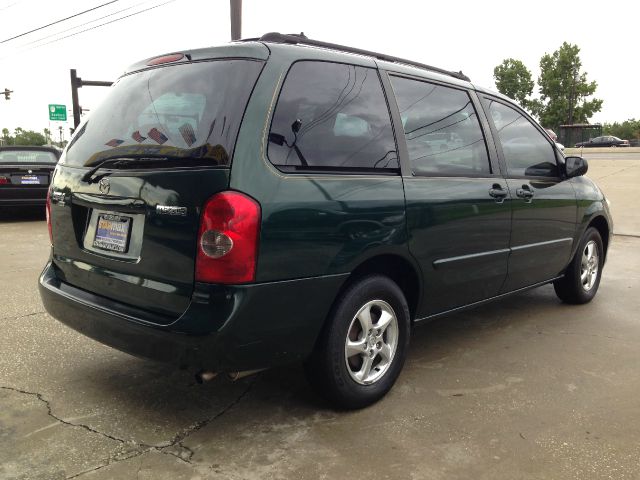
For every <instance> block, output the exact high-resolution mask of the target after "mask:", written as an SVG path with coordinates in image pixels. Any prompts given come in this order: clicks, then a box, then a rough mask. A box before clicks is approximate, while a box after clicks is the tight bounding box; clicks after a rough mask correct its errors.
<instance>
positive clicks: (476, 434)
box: [0, 159, 640, 480]
mask: <svg viewBox="0 0 640 480" xmlns="http://www.w3.org/2000/svg"><path fill="white" fill-rule="evenodd" d="M624 162H628V161H627V160H624ZM620 166H621V165H620V164H614V163H612V161H609V160H598V159H594V160H593V161H592V163H591V172H590V175H591V176H592V177H594V178H596V179H597V178H598V177H601V178H602V181H603V187H604V188H605V191H606V193H607V195H608V196H609V197H610V198H611V199H612V202H613V207H614V213H615V214H616V220H618V215H619V216H620V218H621V219H622V221H621V222H617V223H616V229H618V228H619V229H620V233H624V234H625V235H620V236H617V237H615V239H614V241H613V244H612V246H611V250H610V255H609V261H608V263H607V265H606V267H605V271H604V273H605V274H604V279H603V281H602V285H601V289H600V292H599V293H598V296H597V297H596V299H595V300H594V302H592V303H591V304H589V305H585V306H580V307H575V306H566V305H563V304H561V303H559V302H558V300H557V299H556V297H555V295H554V293H553V289H552V288H551V287H549V286H547V287H543V288H540V289H537V290H534V291H531V292H528V293H524V294H520V295H517V296H514V297H511V298H509V299H506V300H504V301H501V302H498V303H493V304H490V305H486V306H484V307H481V308H478V309H475V310H472V311H468V312H464V313H460V314H457V315H453V316H450V317H448V318H443V319H440V320H437V321H434V322H432V323H430V324H428V325H424V326H421V327H420V328H417V329H416V330H415V332H414V337H413V339H412V345H411V351H410V354H409V358H408V361H407V364H406V366H405V369H404V371H403V373H402V375H401V377H400V379H399V380H398V383H397V384H396V386H395V388H394V389H393V390H392V392H391V393H390V394H389V395H388V396H387V397H386V398H385V399H384V400H383V401H381V402H380V403H378V404H376V405H374V406H372V407H370V408H368V409H365V410H362V411H358V412H349V413H343V412H336V411H333V410H331V409H329V408H328V407H327V406H326V404H324V403H323V402H322V400H320V399H318V398H317V397H316V396H315V395H314V394H313V392H312V391H311V390H310V389H309V387H308V386H307V384H306V383H305V381H304V379H303V376H302V372H301V369H300V368H299V367H297V366H292V367H288V368H279V369H273V370H270V371H266V372H263V373H261V374H258V375H255V376H253V377H248V378H245V379H242V380H240V381H238V382H235V383H232V382H229V381H226V380H224V379H216V380H214V381H213V382H210V383H208V384H205V385H197V384H196V383H195V382H194V380H193V378H192V377H191V376H190V375H189V374H187V373H186V372H181V371H176V370H173V369H172V368H168V367H165V366H163V365H158V364H156V363H153V362H148V361H144V360H140V359H137V358H133V357H130V356H128V355H126V354H123V353H120V352H117V351H115V350H112V349H110V348H108V347H105V346H102V345H100V344H98V343H96V342H93V341H92V340H89V339H87V338H85V337H83V336H82V335H80V334H77V333H76V332H74V331H72V330H70V329H68V328H66V327H64V326H63V325H62V324H60V323H58V322H56V321H55V320H53V319H52V318H50V317H49V316H47V315H46V314H45V313H43V308H42V306H41V304H40V301H39V298H38V295H37V290H36V278H37V276H38V273H39V271H40V269H41V268H42V266H43V265H44V262H45V259H46V257H47V246H46V245H47V232H46V225H45V224H44V221H43V220H42V218H41V217H40V216H38V215H35V214H21V215H19V216H9V217H8V218H7V217H5V218H4V219H0V252H2V254H1V255H2V257H1V259H2V261H1V264H2V270H1V271H0V288H1V290H0V291H1V292H2V294H1V302H0V303H1V305H2V309H1V310H0V321H1V322H2V324H3V325H2V327H3V334H2V335H0V352H2V354H1V355H0V387H1V388H0V479H2V480H4V479H25V480H26V479H43V480H44V479H46V480H49V479H70V478H81V479H85V478H86V479H92V480H104V479H154V480H155V479H159V480H164V479H167V480H168V479H171V480H181V479H185V480H186V479H189V480H191V479H208V478H213V479H218V478H219V479H232V480H235V479H289V478H295V479H317V478H327V479H348V478H359V477H369V478H376V479H378V478H392V479H398V478H412V479H434V480H435V479H447V480H449V479H469V478H473V479H491V480H494V479H509V480H511V479H514V478H518V479H541V478H542V479H557V478H562V479H581V480H582V479H592V478H593V479H600V478H602V479H605V478H615V479H636V478H640V474H639V473H638V472H640V442H638V438H640V416H638V411H639V410H640V400H639V399H638V391H640V370H639V369H638V365H640V318H639V317H638V311H640V295H638V293H639V292H640V273H638V272H639V269H638V267H639V266H640V253H639V252H640V215H639V214H638V213H637V212H638V210H639V209H638V207H640V204H639V202H638V201H637V200H635V199H630V197H629V192H630V190H629V185H631V184H637V183H638V182H637V180H640V160H638V161H635V163H634V162H631V163H630V164H629V165H624V168H620ZM628 167H632V168H628ZM629 175H635V177H633V178H631V177H629ZM604 177H606V178H604ZM616 178H618V180H615V179H616ZM627 199H630V200H629V201H630V202H633V201H635V203H628V202H627ZM617 231H618V230H617Z"/></svg>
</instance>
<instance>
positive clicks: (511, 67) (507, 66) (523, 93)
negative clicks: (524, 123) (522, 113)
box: [493, 58, 534, 109]
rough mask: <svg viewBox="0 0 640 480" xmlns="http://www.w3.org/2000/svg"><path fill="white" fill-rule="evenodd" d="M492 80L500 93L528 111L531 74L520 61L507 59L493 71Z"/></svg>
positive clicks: (531, 89)
mask: <svg viewBox="0 0 640 480" xmlns="http://www.w3.org/2000/svg"><path fill="white" fill-rule="evenodd" d="M493 78H494V80H495V82H496V88H497V89H498V91H499V92H500V93H502V94H503V95H506V96H507V97H509V98H513V99H514V100H515V101H517V102H518V103H519V104H520V105H522V106H523V107H524V108H527V109H530V107H531V106H532V100H530V98H529V97H530V96H531V93H532V92H533V85H534V83H533V79H532V77H531V72H530V71H529V69H528V68H527V67H526V66H525V65H524V63H522V62H521V61H520V60H516V59H513V58H507V59H505V60H503V61H502V63H501V64H500V65H498V66H497V67H495V68H494V69H493Z"/></svg>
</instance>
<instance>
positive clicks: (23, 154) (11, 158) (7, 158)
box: [0, 150, 58, 165]
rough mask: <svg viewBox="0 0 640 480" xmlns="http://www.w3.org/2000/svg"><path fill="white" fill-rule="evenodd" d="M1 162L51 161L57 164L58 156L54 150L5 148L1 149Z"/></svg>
mask: <svg viewBox="0 0 640 480" xmlns="http://www.w3.org/2000/svg"><path fill="white" fill-rule="evenodd" d="M0 162H1V163H50V164H53V165H55V164H56V163H57V162H58V157H57V156H56V155H55V154H54V153H53V152H45V151H40V152H39V151H37V150H35V151H34V150H5V151H0Z"/></svg>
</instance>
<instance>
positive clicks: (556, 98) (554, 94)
mask: <svg viewBox="0 0 640 480" xmlns="http://www.w3.org/2000/svg"><path fill="white" fill-rule="evenodd" d="M579 54H580V48H578V46H577V45H572V44H570V43H567V42H564V43H563V44H562V46H561V47H560V48H559V49H558V50H556V51H555V52H553V53H552V54H545V55H544V56H543V57H542V58H541V59H540V76H539V77H538V86H539V93H540V101H539V103H538V105H537V107H535V109H536V110H537V113H538V115H539V117H540V123H542V125H543V126H545V127H550V128H557V127H558V126H560V125H563V124H567V125H571V124H575V123H586V122H588V120H589V119H590V118H591V117H592V116H593V114H594V113H596V112H599V111H600V110H601V109H602V100H599V99H597V98H592V99H589V97H591V96H592V95H593V94H594V93H595V91H596V88H597V86H598V85H597V83H596V82H595V81H592V82H589V81H587V74H586V72H581V71H580V69H581V68H582V62H581V61H580V56H579Z"/></svg>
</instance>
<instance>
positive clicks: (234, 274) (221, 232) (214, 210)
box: [196, 192, 260, 284]
mask: <svg viewBox="0 0 640 480" xmlns="http://www.w3.org/2000/svg"><path fill="white" fill-rule="evenodd" d="M259 232H260V205H259V204H258V203H257V202H256V201H255V200H253V199H252V198H250V197H248V196H246V195H243V194H242V193H238V192H222V193H218V194H216V195H214V196H213V197H211V198H210V199H209V200H207V203H206V204H205V206H204V209H203V211H202V218H201V220H200V229H199V232H198V252H197V256H196V281H198V282H209V283H228V284H231V283H247V282H251V281H253V280H254V279H255V274H256V260H257V256H258V236H259Z"/></svg>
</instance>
